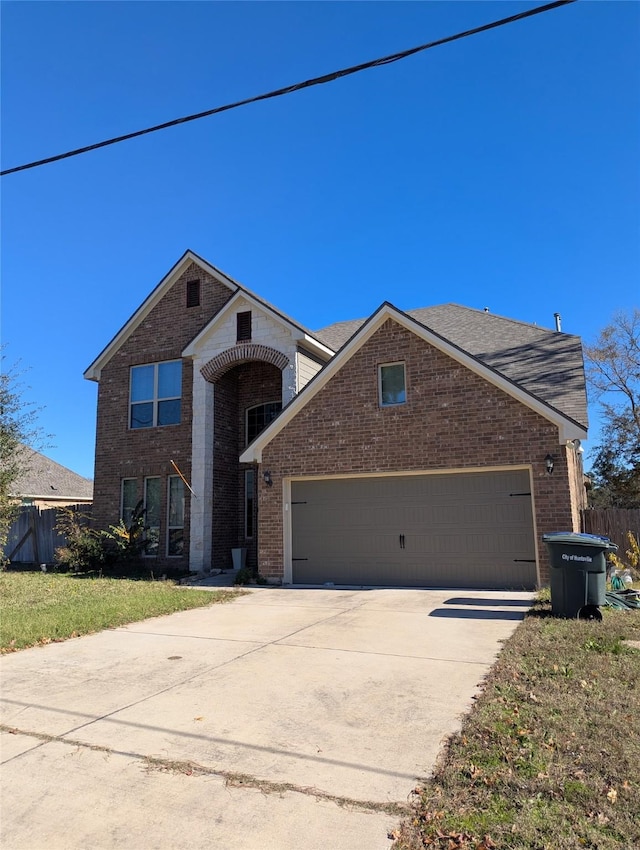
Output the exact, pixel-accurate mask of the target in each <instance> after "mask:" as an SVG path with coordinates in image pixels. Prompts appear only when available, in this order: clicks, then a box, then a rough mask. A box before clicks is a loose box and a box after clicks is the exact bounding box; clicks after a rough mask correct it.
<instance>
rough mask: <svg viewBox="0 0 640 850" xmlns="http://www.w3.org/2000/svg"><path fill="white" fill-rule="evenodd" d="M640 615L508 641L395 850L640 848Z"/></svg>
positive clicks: (562, 623)
mask: <svg viewBox="0 0 640 850" xmlns="http://www.w3.org/2000/svg"><path fill="white" fill-rule="evenodd" d="M627 640H635V641H638V640H640V611H614V610H610V609H604V610H603V622H601V623H598V622H583V621H579V620H561V619H557V618H555V617H552V616H551V610H550V605H549V602H548V595H547V597H546V598H544V597H543V598H541V599H540V600H539V601H538V602H537V603H536V605H535V606H534V607H533V609H532V610H531V612H530V613H529V615H528V616H527V617H526V619H525V620H524V622H523V623H522V624H521V625H520V626H518V628H517V629H516V631H515V633H514V634H513V636H512V637H511V638H510V639H509V641H507V643H506V644H505V646H504V649H503V651H502V653H501V654H500V657H499V659H498V661H497V663H496V665H495V666H494V668H493V669H492V670H491V672H490V674H489V676H488V678H487V681H486V683H485V687H484V690H483V692H482V693H481V694H480V696H479V698H478V700H477V701H476V704H475V705H474V708H473V710H472V711H471V713H470V714H469V715H468V716H467V717H466V718H465V719H464V722H463V727H462V730H461V732H460V733H459V734H457V735H455V736H453V737H452V738H451V740H450V741H449V744H448V746H447V748H446V750H445V752H444V754H443V756H442V758H441V760H440V763H439V764H438V765H437V767H436V770H435V772H434V776H433V778H432V779H431V780H430V781H429V782H428V783H427V784H426V785H425V786H424V787H420V788H417V789H416V791H415V792H414V795H413V807H412V814H411V816H410V817H408V818H407V819H405V821H404V822H403V823H402V824H401V826H400V827H399V829H397V830H396V831H395V832H394V833H393V837H394V838H395V839H396V840H395V842H394V844H393V848H394V850H419V848H425V847H429V848H465V850H467V848H468V850H471V848H473V850H490V848H493V847H498V848H510V850H516V848H517V849H518V850H519V849H520V848H522V850H525V848H527V850H546V848H553V850H576V848H593V850H596V848H597V850H632V848H638V847H640V820H639V819H638V812H639V811H640V771H638V764H640V650H637V649H633V648H632V647H630V646H629V645H628V644H627V643H626V641H627Z"/></svg>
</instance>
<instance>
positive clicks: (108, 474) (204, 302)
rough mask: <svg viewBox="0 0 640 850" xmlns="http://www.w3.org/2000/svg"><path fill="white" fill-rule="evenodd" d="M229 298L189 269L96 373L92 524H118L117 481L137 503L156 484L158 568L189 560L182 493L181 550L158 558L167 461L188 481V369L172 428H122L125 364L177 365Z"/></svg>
mask: <svg viewBox="0 0 640 850" xmlns="http://www.w3.org/2000/svg"><path fill="white" fill-rule="evenodd" d="M194 279H199V280H200V281H201V283H200V304H199V305H198V306H196V307H187V306H186V303H187V295H186V290H187V282H188V281H191V280H194ZM232 295H233V292H232V290H230V289H229V288H228V287H226V286H224V285H223V284H221V283H220V282H218V281H217V280H215V279H214V278H213V277H211V276H210V275H208V274H207V273H206V272H205V271H204V270H203V269H201V268H200V267H199V266H197V265H196V264H195V263H192V264H191V265H190V266H189V267H188V268H187V269H186V270H185V272H184V273H183V274H182V275H181V276H180V278H179V279H178V280H177V281H176V282H175V283H174V285H173V286H172V287H171V288H170V289H169V291H168V292H167V293H166V294H165V295H164V297H163V298H162V299H161V300H160V302H159V303H158V304H157V305H156V306H155V307H154V308H153V309H152V310H151V312H150V313H149V314H148V315H147V316H146V318H144V319H143V321H142V322H141V323H140V325H138V327H137V328H136V329H135V330H134V331H133V333H132V334H131V335H130V336H129V337H128V338H127V339H126V340H125V341H124V343H123V344H122V345H121V346H120V347H119V348H118V350H117V351H116V352H115V353H114V354H113V356H112V357H111V359H110V360H109V361H108V363H107V364H106V365H105V366H104V368H103V369H102V374H101V376H100V383H99V389H98V413H97V428H96V459H95V475H94V507H93V522H94V525H95V527H96V528H107V527H108V526H109V525H112V524H115V523H117V522H118V520H119V518H120V493H121V480H122V479H123V478H135V479H137V482H138V494H139V497H140V498H142V495H143V485H144V479H145V477H148V476H160V477H161V481H162V486H161V493H162V502H161V517H162V526H161V529H160V553H159V556H158V558H157V559H154V562H155V563H157V564H158V566H162V565H169V566H177V567H182V566H185V565H187V564H188V557H189V531H190V529H189V509H188V508H189V501H190V497H189V493H188V492H187V494H186V511H185V513H186V516H185V523H186V527H185V552H184V555H183V556H182V557H179V558H176V557H172V558H167V557H166V545H165V538H166V515H167V504H166V500H167V478H168V476H169V475H174V474H175V470H174V469H173V467H172V466H171V460H172V459H173V460H174V461H175V462H176V463H177V464H178V466H179V467H180V470H181V471H182V472H183V474H184V475H185V477H186V479H187V481H189V480H190V479H191V420H192V403H191V399H192V385H193V366H192V363H191V361H190V360H186V359H185V360H183V366H182V406H181V421H180V424H179V425H167V426H164V427H157V428H140V429H130V428H129V373H130V367H131V366H137V365H141V364H145V363H156V362H160V361H164V360H179V359H181V353H182V351H183V349H184V348H185V347H186V345H187V343H189V342H190V341H191V339H192V338H193V337H194V336H195V335H196V334H197V333H198V332H199V331H200V330H201V329H202V327H203V326H204V325H205V324H206V323H207V322H209V321H210V320H211V318H212V317H213V316H214V315H215V314H216V313H217V312H218V311H219V310H220V309H221V308H222V307H223V306H224V304H225V303H226V302H227V301H228V300H229V299H230V298H231V297H232Z"/></svg>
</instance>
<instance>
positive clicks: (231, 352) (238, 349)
mask: <svg viewBox="0 0 640 850" xmlns="http://www.w3.org/2000/svg"><path fill="white" fill-rule="evenodd" d="M252 360H260V361H262V362H263V363H271V364H272V365H273V366H277V367H278V369H280V371H282V370H283V369H285V368H286V367H287V366H288V365H289V358H288V357H287V356H286V354H283V353H282V352H281V351H276V349H275V348H270V347H269V346H268V345H257V344H255V343H247V344H246V345H236V346H234V347H233V348H227V350H226V351H223V352H222V354H218V355H217V356H216V357H213V358H212V359H211V360H209V362H208V363H205V365H204V366H203V367H202V368H201V369H200V372H201V374H202V377H203V378H205V379H206V380H207V381H210V382H211V383H212V384H215V382H216V381H218V380H220V378H221V377H222V376H223V375H224V374H226V373H227V372H228V371H229V370H230V369H233V367H234V366H239V365H240V364H241V363H249V362H251V361H252Z"/></svg>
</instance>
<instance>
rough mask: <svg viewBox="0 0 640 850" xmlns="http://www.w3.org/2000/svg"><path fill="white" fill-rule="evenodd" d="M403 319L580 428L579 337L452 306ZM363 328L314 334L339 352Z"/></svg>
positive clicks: (341, 325) (337, 327) (583, 407)
mask: <svg viewBox="0 0 640 850" xmlns="http://www.w3.org/2000/svg"><path fill="white" fill-rule="evenodd" d="M406 315H408V316H411V317H412V318H414V319H416V321H418V322H420V324H422V325H424V326H425V327H428V328H430V329H431V330H433V331H435V332H436V333H438V334H439V335H440V336H442V337H444V338H445V339H447V340H449V341H450V342H452V343H454V344H455V345H457V346H458V347H459V348H461V349H462V350H464V351H466V352H468V353H469V354H471V355H473V356H474V357H476V358H477V359H478V360H480V361H482V362H483V363H485V364H486V365H487V366H490V367H491V368H493V369H495V370H497V371H498V372H500V373H501V374H503V375H504V376H505V377H506V378H508V379H510V380H511V381H514V382H515V383H517V384H520V385H521V386H522V387H524V388H525V389H526V390H528V391H529V392H530V393H532V394H533V395H535V396H538V397H539V398H541V399H542V400H543V401H545V402H547V404H549V405H551V406H552V407H555V408H557V409H558V410H560V411H561V412H562V413H563V414H565V415H566V416H568V417H570V418H571V419H575V420H576V421H577V422H579V423H581V424H583V425H584V426H585V427H586V425H587V422H588V417H587V398H586V392H585V377H584V361H583V356H582V345H581V342H580V338H579V337H577V336H574V335H572V334H566V333H558V332H557V331H551V330H548V329H546V328H541V327H539V326H537V325H532V324H529V323H527V322H520V321H517V320H515V319H507V318H505V317H503V316H497V315H495V314H493V313H488V312H485V311H483V310H474V309H472V308H471V307H462V306H460V305H458V304H440V305H437V306H434V307H422V308H420V309H417V310H408V311H406ZM364 323H365V319H353V320H351V321H346V322H337V323H336V324H334V325H329V326H328V327H326V328H323V329H322V330H319V331H317V332H316V334H317V336H318V337H319V338H320V339H321V340H323V341H324V342H325V343H327V344H332V345H334V346H335V347H336V349H339V348H340V347H341V346H342V345H344V343H345V342H347V341H348V339H349V338H350V337H351V336H352V335H353V334H354V333H356V332H357V331H358V330H359V329H360V328H361V327H362V326H363V325H364Z"/></svg>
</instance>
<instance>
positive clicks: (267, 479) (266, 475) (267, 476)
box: [262, 469, 273, 487]
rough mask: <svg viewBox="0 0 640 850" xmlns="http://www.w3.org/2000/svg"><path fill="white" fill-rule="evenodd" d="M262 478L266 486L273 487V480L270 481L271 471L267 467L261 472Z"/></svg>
mask: <svg viewBox="0 0 640 850" xmlns="http://www.w3.org/2000/svg"><path fill="white" fill-rule="evenodd" d="M262 480H263V481H264V483H265V484H266V485H267V487H273V481H272V479H271V473H270V472H269V470H268V469H267V470H265V471H264V472H263V473H262Z"/></svg>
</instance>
